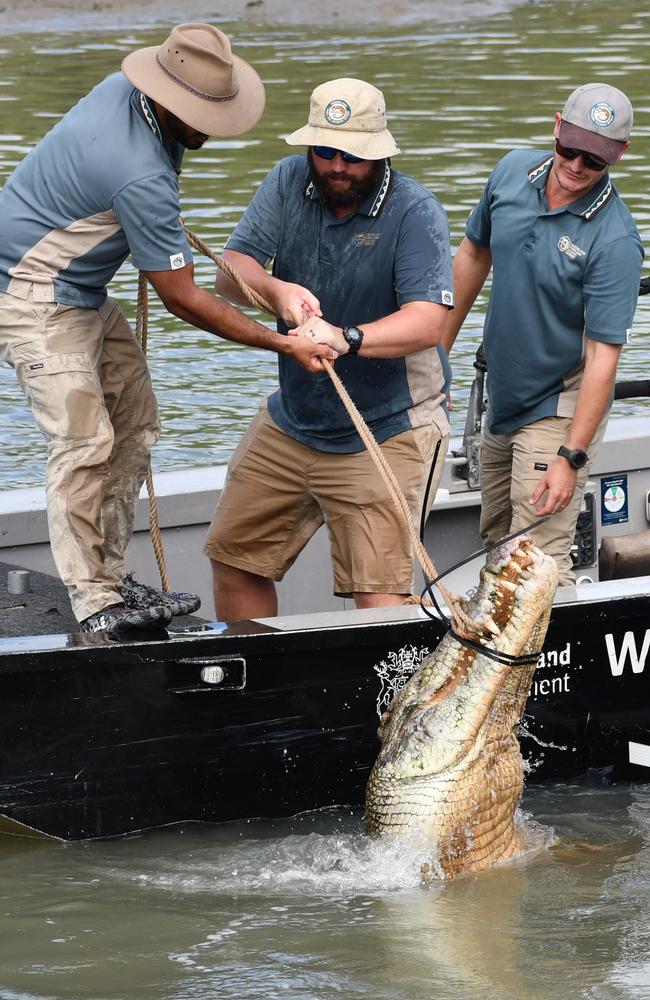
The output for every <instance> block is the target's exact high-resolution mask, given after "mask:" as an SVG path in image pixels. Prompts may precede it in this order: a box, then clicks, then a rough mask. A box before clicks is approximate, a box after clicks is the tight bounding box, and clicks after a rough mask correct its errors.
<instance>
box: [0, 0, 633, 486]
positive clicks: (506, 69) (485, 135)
mask: <svg viewBox="0 0 650 1000" xmlns="http://www.w3.org/2000/svg"><path fill="white" fill-rule="evenodd" d="M436 9H437V10H438V9H439V8H437V7H436ZM473 9H475V8H473ZM225 27H226V28H227V29H228V30H229V31H230V33H231V35H232V36H233V39H234V40H235V42H236V45H237V47H238V49H239V50H240V51H241V52H242V54H243V55H244V56H245V57H246V58H247V59H249V60H250V61H251V62H252V63H253V64H254V65H255V66H256V67H257V69H258V70H259V72H260V73H261V75H262V77H263V79H264V81H265V83H266V85H267V90H268V110H267V113H266V115H265V117H264V119H263V121H262V123H261V124H260V125H259V126H258V128H257V129H256V130H255V131H254V132H253V133H251V134H249V135H247V136H244V137H243V138H242V139H239V140H234V141H225V142H219V141H212V142H210V143H209V144H208V145H207V146H206V147H204V149H203V150H201V151H200V152H196V153H189V154H187V156H186V160H185V169H184V171H183V176H182V204H183V211H184V215H185V218H186V222H187V224H188V225H189V226H190V228H192V229H194V230H195V231H196V232H197V233H199V234H200V235H201V236H202V237H203V238H204V239H205V240H206V241H207V242H208V243H209V244H210V245H211V246H212V247H213V249H215V250H217V251H220V250H221V249H222V248H223V245H224V242H225V240H226V239H227V237H228V235H229V233H230V232H231V230H232V228H233V226H234V224H235V223H236V221H237V219H238V218H239V216H240V214H241V212H242V210H243V208H244V207H245V206H246V204H247V203H248V201H249V199H250V197H251V195H252V193H253V192H254V190H255V189H256V187H257V185H258V183H259V181H260V180H261V178H262V177H263V176H264V174H265V173H266V171H267V170H268V169H269V168H270V167H271V166H272V164H273V163H274V162H275V161H276V160H277V159H278V158H280V157H281V156H283V155H285V154H286V153H287V152H289V148H288V147H287V146H286V144H285V143H284V142H283V138H282V137H283V135H284V134H286V133H287V132H289V131H291V130H292V129H294V128H295V127H297V126H298V125H300V124H302V123H303V122H304V121H305V120H306V114H307V105H308V97H309V93H310V91H311V90H312V88H313V86H314V85H316V84H317V83H319V82H322V81H323V80H324V79H327V78H333V77H336V76H360V77H363V78H366V79H369V80H372V81H373V82H374V83H376V84H377V85H378V86H379V87H381V88H382V90H383V91H384V93H385V95H386V99H387V105H388V109H389V114H390V126H391V129H392V130H393V132H394V134H395V136H396V138H397V140H398V143H399V145H400V146H401V148H402V150H403V155H401V156H400V157H398V158H397V161H398V165H399V167H400V169H402V170H405V171H407V172H409V173H411V174H413V175H414V176H415V177H416V178H417V179H418V180H419V181H421V182H422V183H424V184H426V185H427V186H429V187H430V188H431V189H432V190H434V191H435V192H436V194H437V195H438V196H439V198H440V199H441V201H442V202H443V204H444V206H445V208H446V210H447V212H448V215H449V220H450V224H451V230H452V239H453V243H454V245H455V246H457V245H458V242H459V240H460V238H461V236H462V232H463V226H464V221H465V219H466V217H467V214H468V212H469V210H470V208H471V207H472V205H473V204H474V203H475V201H476V199H477V197H478V195H479V193H480V191H481V188H482V185H483V184H484V182H485V180H486V178H487V176H488V174H489V172H490V170H491V168H492V167H493V165H494V163H495V162H496V160H497V159H498V157H499V156H500V155H501V154H503V153H504V152H506V151H507V150H508V149H510V148H512V147H515V146H526V145H531V144H532V145H535V146H539V148H540V149H545V148H548V138H549V136H550V132H551V125H552V116H553V113H554V111H555V110H557V109H559V108H561V106H562V104H563V103H564V100H565V98H566V96H567V94H568V93H569V92H570V90H571V89H572V88H573V87H574V86H575V85H577V84H578V83H581V82H585V81H587V80H591V79H609V80H611V81H612V82H613V83H615V84H617V85H619V86H620V87H621V88H622V89H624V90H625V91H626V92H627V93H628V94H629V96H630V97H631V99H632V101H633V103H634V106H635V109H636V112H637V115H636V127H635V132H634V141H633V145H632V148H631V149H630V150H629V152H628V153H627V154H626V155H625V157H624V159H623V161H622V162H621V163H620V165H619V166H618V167H617V169H616V173H615V175H614V176H615V180H616V183H617V184H618V186H619V188H620V190H621V191H622V193H623V194H624V196H625V197H626V199H627V201H628V204H629V205H630V208H631V209H632V211H633V213H634V215H635V217H636V219H637V222H638V225H639V227H640V229H641V232H642V235H648V234H649V233H650V198H649V196H648V168H649V166H650V144H649V143H648V135H649V133H650V115H649V114H648V107H649V106H648V98H647V64H648V46H649V37H650V36H649V34H648V29H649V28H650V11H649V10H647V9H646V8H645V6H644V4H643V3H642V2H641V0H638V2H630V0H624V2H622V3H620V4H618V5H616V7H615V8H613V7H612V5H611V4H608V3H605V2H602V0H591V2H589V3H567V2H565V3H561V4H555V3H550V4H549V3H539V4H526V5H524V6H519V7H515V8H514V9H513V10H511V11H509V12H505V13H502V14H497V15H492V16H491V17H490V18H489V19H486V20H480V19H478V20H477V19H476V18H475V17H474V18H473V19H472V20H471V22H469V23H467V24H465V23H463V22H459V21H457V20H455V21H454V22H453V23H452V22H450V23H449V24H447V25H445V23H444V21H442V22H440V21H439V20H438V21H437V22H435V23H432V24H427V25H422V26H417V27H416V26H412V25H411V26H409V27H408V28H402V29H391V30H388V29H382V28H379V27H374V26H371V27H369V29H368V30H367V32H366V33H358V32H349V31H345V32H344V31H341V32H340V33H337V32H336V31H335V30H332V29H331V28H329V29H328V28H322V29H320V30H315V29H308V30H307V29H300V28H296V27H282V28H275V29H274V28H272V27H269V26H264V27H260V28H254V27H252V26H251V25H247V26H244V25H237V24H234V23H233V24H232V25H228V24H226V25H225ZM163 34H164V29H161V28H157V29H156V30H155V31H150V32H147V31H143V30H138V31H134V32H132V33H129V32H125V31H120V32H119V33H113V34H111V33H110V32H109V33H105V32H102V33H99V34H96V35H92V34H89V33H88V32H87V31H85V32H83V33H80V34H79V35H74V34H65V35H56V34H54V35H49V36H47V37H44V36H27V35H25V36H23V37H15V38H11V37H8V38H5V40H4V42H3V45H2V50H1V55H2V69H1V71H0V179H2V178H4V177H5V176H6V175H7V174H8V173H9V172H10V170H11V169H12V167H13V166H14V165H15V164H16V163H17V162H18V161H19V160H20V159H21V158H22V156H23V155H24V154H25V153H26V152H27V151H28V149H29V148H30V147H31V146H32V144H33V143H35V142H36V141H37V140H38V138H39V137H40V136H41V135H42V134H43V133H44V132H45V131H46V130H47V129H48V128H49V127H51V125H52V124H53V123H54V122H55V121H56V120H57V118H58V117H59V116H60V115H62V114H63V113H64V112H65V111H66V110H67V109H68V108H69V107H70V106H71V105H72V104H73V103H74V102H75V101H76V100H77V99H78V98H79V97H80V96H81V95H83V94H84V93H85V92H86V91H87V90H88V89H89V88H90V87H91V86H92V85H93V84H94V83H96V82H97V81H99V80H100V79H101V78H103V77H104V76H105V75H106V74H107V73H109V72H111V71H113V70H114V69H116V68H117V67H118V66H119V63H120V61H121V59H122V56H123V55H124V54H125V53H126V52H128V51H129V50H131V49H132V48H134V47H137V46H139V45H146V44H153V43H155V42H157V41H159V40H160V39H161V37H162V36H163ZM198 273H199V279H200V281H201V283H203V284H205V286H206V287H211V285H212V282H213V277H214V265H213V264H212V263H210V262H208V261H206V260H203V261H199V263H198ZM135 279H136V275H135V273H134V271H133V269H132V268H131V267H130V265H128V264H127V265H125V266H124V268H123V269H122V271H121V272H120V274H119V275H118V276H117V278H116V280H115V281H114V282H113V286H112V292H113V294H114V295H116V297H117V298H118V299H120V300H121V301H122V302H123V304H124V305H125V308H126V309H127V311H128V312H129V314H130V315H133V312H134V302H135V290H136V282H135ZM483 305H484V303H481V302H480V303H479V304H478V307H477V310H476V313H475V314H474V315H473V316H472V317H471V321H470V323H469V324H468V326H467V328H466V331H465V334H464V336H463V338H462V341H461V342H460V344H459V348H458V351H457V352H456V354H455V357H454V359H453V360H454V372H455V379H454V405H455V411H454V415H453V416H454V424H453V425H454V432H455V433H460V432H461V430H462V426H463V422H464V406H465V403H466V400H467V395H468V389H469V384H470V382H471V378H472V373H473V370H472V366H471V360H472V358H473V354H474V352H475V350H476V346H477V344H478V340H479V331H480V323H481V309H482V308H483ZM649 329H650V304H649V305H648V306H646V305H645V303H644V302H643V300H641V305H640V307H639V310H638V317H637V325H636V339H635V340H634V341H633V343H632V344H631V345H630V346H629V347H627V348H626V350H625V352H624V356H623V362H622V365H621V372H622V374H623V375H624V376H631V375H641V374H645V371H646V369H647V364H648V347H647V334H648V330H649ZM150 345H151V346H150V365H151V369H152V373H153V378H154V382H155V385H156V388H157V393H158V397H159V400H160V404H161V409H162V413H163V421H164V434H163V439H162V441H161V443H160V444H159V446H158V447H157V449H156V453H155V456H154V468H155V469H157V470H160V469H178V468H185V467H188V466H200V465H210V464H213V463H215V462H218V463H220V462H224V461H226V460H227V459H228V457H229V455H230V454H231V452H232V450H233V448H234V446H235V444H236V442H237V440H238V438H239V436H240V434H241V432H242V430H243V428H244V427H245V425H246V423H247V421H248V419H249V418H250V416H251V415H252V414H253V412H254V411H255V409H256V406H257V402H258V400H259V398H260V396H261V395H263V394H264V393H266V392H268V391H269V390H271V389H272V388H273V387H274V385H275V379H276V373H275V369H276V364H275V355H271V354H268V353H263V352H255V351H252V350H250V349H249V348H243V347H238V346H233V345H232V344H229V343H227V342H225V341H221V340H217V339H216V338H213V337H211V336H209V335H206V334H203V333H201V332H200V331H197V330H194V329H192V328H188V327H184V326H183V325H182V324H181V323H180V322H179V321H178V320H176V319H175V318H172V317H169V316H168V315H167V314H166V313H165V312H164V310H163V309H162V308H161V307H160V306H159V304H158V303H157V301H156V303H155V305H154V308H153V314H152V332H151V340H150ZM0 400H1V402H2V408H3V412H4V413H5V414H6V417H5V419H4V420H3V423H2V428H1V429H0V441H1V443H2V447H1V448H0V487H5V488H7V487H9V486H25V485H33V484H38V483H40V482H41V480H42V466H43V461H44V455H45V449H44V444H43V442H42V439H41V437H40V434H39V432H38V431H37V430H36V428H35V427H34V426H33V423H32V420H31V417H30V415H29V414H28V413H27V412H26V409H25V406H24V403H23V401H22V397H21V396H20V393H19V391H18V389H17V387H16V385H15V381H14V376H13V373H12V372H11V371H10V370H9V369H7V368H5V367H3V368H1V369H0ZM643 405H644V404H641V403H627V404H618V410H617V412H620V413H623V412H631V411H632V410H634V409H639V408H640V407H642V406H643Z"/></svg>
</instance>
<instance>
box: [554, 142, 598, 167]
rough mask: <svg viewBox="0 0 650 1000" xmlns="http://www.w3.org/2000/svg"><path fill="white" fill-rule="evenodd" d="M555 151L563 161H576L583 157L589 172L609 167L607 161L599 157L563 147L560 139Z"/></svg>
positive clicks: (581, 150) (582, 150) (580, 150)
mask: <svg viewBox="0 0 650 1000" xmlns="http://www.w3.org/2000/svg"><path fill="white" fill-rule="evenodd" d="M555 150H556V152H558V153H559V154H560V156H561V157H562V159H563V160H575V159H576V157H577V156H581V157H582V162H583V163H584V165H585V167H587V169H588V170H604V169H605V167H608V166H609V164H608V163H607V161H606V160H601V158H600V157H599V156H594V155H593V154H592V153H585V151H584V149H569V148H568V147H567V146H562V145H561V144H560V142H559V140H558V139H556V140H555Z"/></svg>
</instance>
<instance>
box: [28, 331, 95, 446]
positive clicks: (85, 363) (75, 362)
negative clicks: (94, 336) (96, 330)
mask: <svg viewBox="0 0 650 1000" xmlns="http://www.w3.org/2000/svg"><path fill="white" fill-rule="evenodd" d="M13 360H14V363H15V367H16V375H17V376H18V379H19V381H20V384H21V386H22V388H23V391H24V392H25V395H26V396H27V399H28V402H29V404H30V406H31V408H32V412H33V414H34V416H35V418H36V420H37V422H38V425H39V427H40V429H41V430H42V432H43V434H44V435H45V436H46V438H48V439H53V438H60V439H64V440H69V441H83V440H88V439H91V438H94V437H97V436H98V435H103V434H105V433H106V431H107V429H108V420H107V414H106V409H105V407H104V397H103V393H102V389H101V385H100V382H99V379H98V377H97V375H96V373H95V372H94V371H93V369H92V367H91V365H90V361H89V359H88V355H87V354H84V353H76V354H49V355H43V354H42V351H41V344H40V343H36V342H32V343H27V344H20V345H19V346H18V347H16V348H15V349H14V351H13Z"/></svg>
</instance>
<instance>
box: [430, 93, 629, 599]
mask: <svg viewBox="0 0 650 1000" xmlns="http://www.w3.org/2000/svg"><path fill="white" fill-rule="evenodd" d="M631 130H632V106H631V104H630V102H629V100H628V99H627V97H626V96H625V94H623V93H622V92H621V91H620V90H618V89H617V88H616V87H612V86H610V85H608V84H601V83H589V84H586V85H585V86H582V87H578V88H577V89H576V90H574V91H573V93H572V94H571V95H570V97H569V99H568V100H567V102H566V104H565V105H564V109H563V110H562V112H561V113H557V114H556V116H555V128H554V132H553V135H554V139H555V150H554V151H553V152H549V153H546V154H540V152H539V151H538V150H534V151H524V150H517V151H514V152H511V153H509V154H508V155H507V156H505V157H504V158H503V159H502V160H501V161H500V163H498V164H497V166H496V168H495V170H494V172H493V173H492V176H491V177H490V179H489V180H488V182H487V185H486V187H485V191H484V192H483V196H482V198H481V200H480V201H479V203H478V205H477V206H476V208H475V209H474V210H473V212H472V213H471V215H470V217H469V220H468V222H467V227H466V236H465V239H464V240H463V242H462V243H461V245H460V248H459V250H458V253H457V254H456V257H455V260H454V285H455V293H456V303H457V307H456V310H455V311H454V313H453V314H450V315H449V316H448V318H447V328H446V331H445V339H444V342H445V345H446V347H447V348H448V349H451V345H452V344H453V342H454V339H455V337H456V335H457V333H458V331H459V329H460V327H461V325H462V323H463V322H464V320H465V317H466V316H467V313H468V311H469V309H470V308H471V306H472V304H473V302H474V300H475V298H476V296H477V294H478V292H479V291H480V289H481V287H482V286H483V283H484V281H485V279H486V278H487V275H488V274H489V272H490V269H492V290H491V293H490V302H489V306H488V313H487V317H486V321H485V329H484V334H483V337H484V346H485V354H486V357H487V363H488V382H487V391H488V401H489V402H488V411H487V426H486V427H484V430H483V438H482V442H481V460H480V461H481V468H480V476H481V498H482V512H481V532H482V534H483V537H484V538H486V539H488V540H490V541H493V540H495V539H497V538H499V537H501V536H502V535H504V534H506V533H507V532H508V531H509V530H516V529H519V528H521V527H523V526H524V525H526V524H529V523H530V522H531V521H533V520H534V519H536V518H538V517H543V516H545V515H553V516H552V517H548V519H547V520H546V521H545V522H544V523H543V524H541V525H540V526H539V527H537V528H535V529H534V530H532V532H531V534H532V535H533V537H534V538H535V539H536V540H537V542H538V544H539V545H541V546H542V547H543V548H544V549H545V550H546V551H547V552H548V553H549V554H551V555H553V556H554V558H555V559H556V561H557V563H558V567H559V570H560V583H561V584H565V585H566V584H572V583H574V582H575V577H574V576H573V572H572V559H571V546H572V544H573V539H574V534H575V528H576V522H577V519H578V514H579V512H580V507H581V503H582V496H583V492H584V488H585V484H586V481H587V475H588V471H589V464H590V462H591V461H592V460H593V457H594V454H595V452H596V450H597V449H598V447H599V445H600V442H601V441H602V438H603V434H604V432H605V426H606V423H607V413H608V409H609V405H610V403H611V400H612V395H613V386H614V380H615V376H616V367H617V363H618V357H619V354H620V351H621V346H622V345H623V344H624V343H625V342H626V341H627V340H628V338H629V334H630V328H631V326H632V320H633V317H634V311H635V307H636V302H637V297H638V291H639V277H640V272H641V265H642V261H643V248H642V244H641V239H640V237H639V234H638V232H637V229H636V226H635V225H634V221H633V219H632V217H631V215H630V213H629V211H628V210H627V208H626V207H625V205H624V204H623V202H622V201H621V199H620V197H619V195H618V193H617V191H616V189H615V188H614V186H613V184H612V181H611V179H610V176H609V167H610V166H611V165H612V164H614V163H616V162H617V161H618V160H619V159H620V157H621V156H622V155H623V153H624V151H625V150H626V149H627V147H628V145H629V142H628V140H629V136H630V132H631Z"/></svg>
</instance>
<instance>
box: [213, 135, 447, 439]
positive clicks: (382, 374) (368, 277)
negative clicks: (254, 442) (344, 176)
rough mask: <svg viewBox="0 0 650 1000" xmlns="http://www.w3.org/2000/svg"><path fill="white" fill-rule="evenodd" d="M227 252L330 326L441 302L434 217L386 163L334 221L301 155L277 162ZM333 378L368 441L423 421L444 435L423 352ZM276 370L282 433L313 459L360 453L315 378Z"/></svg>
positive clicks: (272, 403)
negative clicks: (289, 286) (304, 296)
mask: <svg viewBox="0 0 650 1000" xmlns="http://www.w3.org/2000/svg"><path fill="white" fill-rule="evenodd" d="M227 245H228V248H229V249H232V250H236V251H238V252H239V253H245V254H247V255H249V256H251V257H253V258H255V260H257V261H258V262H259V263H260V264H262V266H264V267H266V265H267V264H268V263H269V262H270V261H271V260H273V274H274V275H275V276H276V277H277V278H281V279H282V280H283V281H291V282H297V283H298V284H300V285H304V286H305V287H306V288H308V289H309V290H310V291H311V292H313V294H314V295H316V296H317V297H318V299H319V300H320V304H321V309H322V312H323V316H324V318H325V319H326V320H328V321H329V322H330V323H333V324H334V325H336V326H345V325H347V326H353V325H354V326H361V327H362V326H363V324H364V323H370V322H372V321H373V320H376V319H380V318H382V317H384V316H387V315H389V314H390V313H393V312H395V311H396V310H397V309H399V308H400V306H402V305H404V304H405V303H407V302H415V301H424V302H439V303H442V304H444V305H447V306H450V305H452V304H453V296H452V293H451V288H452V279H451V251H450V243H449V229H448V225H447V218H446V215H445V213H444V210H443V209H442V206H441V205H440V203H439V202H438V200H437V199H436V198H435V197H434V195H432V194H431V192H430V191H427V190H426V189H425V188H423V187H421V186H420V185H419V184H417V183H416V182H415V181H414V180H413V179H412V178H410V177H408V176H406V175H405V174H401V173H398V172H393V171H391V169H390V167H389V166H388V164H386V166H385V169H384V172H383V175H382V177H381V178H380V181H379V183H378V185H377V188H376V190H375V191H374V192H372V194H371V195H370V196H369V197H368V199H367V200H366V201H365V203H364V204H362V205H361V206H360V207H359V209H358V211H357V212H355V213H354V214H353V215H351V216H348V217H347V218H345V219H337V218H336V217H335V216H334V215H333V214H332V213H331V212H330V211H329V210H328V209H327V208H326V207H325V205H324V204H323V203H322V202H321V200H320V198H319V197H318V195H317V194H316V191H315V189H314V187H313V185H312V184H311V183H310V180H309V167H308V162H307V157H306V155H304V154H303V155H297V156H289V157H287V158H286V159H283V160H281V161H280V163H278V164H277V165H276V166H275V167H274V168H273V170H272V171H271V172H270V174H268V176H267V177H266V178H265V180H264V181H263V182H262V184H261V186H260V188H259V189H258V191H257V192H256V194H255V196H254V198H253V200H252V201H251V203H250V205H249V207H248V208H247V210H246V212H245V214H244V216H243V218H242V219H241V221H240V223H239V225H238V226H237V228H236V230H235V232H234V234H233V235H232V237H231V238H230V240H229V241H228V244H227ZM286 329H287V328H286V326H285V325H284V324H283V323H282V322H279V323H278V330H279V331H280V332H282V333H284V332H286ZM336 371H337V373H338V374H339V376H340V377H341V379H342V381H343V382H344V383H345V386H346V388H347V390H348V392H349V393H350V395H351V397H352V399H353V400H354V402H355V403H356V405H357V407H358V408H359V410H360V411H361V413H362V414H363V416H364V419H365V420H366V422H367V423H368V424H369V426H370V428H371V430H372V432H373V434H374V436H375V438H376V439H377V440H378V441H385V440H386V439H387V438H389V437H392V436H393V435H394V434H399V433H401V432H402V431H405V430H408V429H410V428H413V427H420V426H423V425H426V424H430V423H433V422H435V423H437V424H438V425H439V426H440V428H441V431H442V433H443V434H446V433H448V423H447V418H446V415H445V412H444V409H443V407H442V406H441V404H442V402H443V400H444V385H445V373H444V371H443V366H442V363H441V360H440V356H439V354H438V352H437V350H436V349H435V348H432V349H428V350H425V351H420V352H418V353H416V354H410V355H408V356H407V357H401V358H362V357H355V358H346V357H342V358H340V359H339V360H338V361H337V362H336ZM279 373H280V388H279V390H278V391H277V392H276V393H274V394H273V395H272V396H271V397H270V399H269V412H270V414H271V416H272V417H273V419H274V420H275V422H276V423H277V424H278V425H279V426H280V427H281V428H282V429H283V430H284V431H285V432H286V433H287V434H290V435H291V436H292V437H294V438H295V439H296V440H297V441H301V442H302V443H304V444H307V445H310V446H311V447H313V448H317V449H319V450H321V451H329V452H354V451H361V450H362V449H363V447H364V445H363V443H362V441H361V439H360V437H359V436H358V434H357V432H356V430H355V429H354V426H353V425H352V422H351V420H350V417H349V415H348V413H347V411H346V410H345V408H344V406H343V404H342V403H341V400H340V398H339V396H338V394H337V392H336V390H335V388H334V386H333V385H332V382H331V380H330V378H329V376H328V375H327V374H326V373H323V374H316V375H314V374H310V373H309V372H306V371H305V370H304V369H302V368H301V367H300V366H299V365H298V364H296V362H294V361H292V360H290V359H288V358H285V357H283V356H280V357H279Z"/></svg>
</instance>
